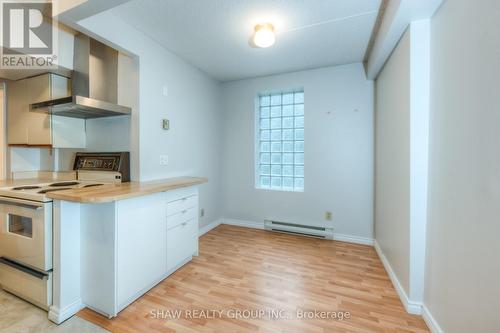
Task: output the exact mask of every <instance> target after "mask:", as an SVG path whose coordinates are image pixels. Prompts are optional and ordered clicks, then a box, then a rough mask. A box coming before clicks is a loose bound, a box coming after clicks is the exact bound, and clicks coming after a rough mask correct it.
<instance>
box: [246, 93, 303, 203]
mask: <svg viewBox="0 0 500 333" xmlns="http://www.w3.org/2000/svg"><path fill="white" fill-rule="evenodd" d="M290 93H294V94H295V93H302V94H303V101H302V103H295V96H294V101H293V103H292V104H283V100H282V101H281V103H280V106H281V108H282V110H281V111H283V105H292V106H293V107H294V108H295V105H300V104H302V105H303V114H302V117H303V118H304V125H303V127H302V128H297V127H295V118H296V117H297V116H296V115H295V111H294V113H293V114H292V116H291V117H292V118H293V121H294V124H293V127H292V128H291V129H292V130H293V132H294V134H293V135H294V137H293V139H292V140H283V136H282V137H281V140H279V142H280V143H281V151H280V154H281V155H282V157H283V142H284V141H285V142H286V141H291V142H293V146H294V149H293V152H292V154H293V163H292V164H290V165H291V166H292V167H293V176H291V177H290V178H292V179H293V182H294V184H293V187H283V178H288V177H284V176H283V171H282V174H281V176H279V177H280V178H281V180H282V183H281V186H280V187H279V188H278V187H273V186H272V185H271V184H270V185H269V187H263V186H261V179H260V177H261V174H260V166H261V162H260V161H261V159H260V158H261V151H260V150H261V119H262V118H261V105H260V103H261V97H263V96H272V95H278V94H281V97H282V98H283V95H284V94H290ZM305 109H306V108H305V89H304V88H303V87H301V88H296V89H288V90H274V91H264V92H259V93H257V94H256V97H255V108H254V124H255V126H254V127H255V128H254V148H255V149H254V162H255V163H254V185H255V188H256V189H257V190H265V191H278V192H288V193H303V192H305V156H306V154H305ZM298 117H300V116H298ZM272 118H278V117H271V115H270V116H269V119H272ZM279 118H280V119H281V121H283V118H287V117H283V113H281V115H280V117H279ZM296 129H302V130H303V131H304V136H303V138H302V140H296V139H295V130H296ZM280 130H283V122H282V123H281V127H280ZM270 131H271V129H270ZM282 135H283V134H282ZM297 141H299V142H300V141H302V142H304V148H303V152H301V153H302V154H303V156H304V161H303V164H302V165H300V164H296V163H295V154H296V152H295V142H297ZM269 142H270V144H272V142H273V141H272V140H271V139H270V140H269ZM272 164H273V163H271V161H270V164H269V165H272ZM276 164H277V163H276ZM279 165H280V166H281V167H283V165H287V164H284V163H283V160H282V161H281V163H279ZM295 166H302V168H303V175H302V177H299V176H295ZM269 177H270V178H271V177H272V176H271V172H270V176H269ZM297 178H301V179H302V181H303V186H302V187H301V188H299V187H295V180H296V179H297Z"/></svg>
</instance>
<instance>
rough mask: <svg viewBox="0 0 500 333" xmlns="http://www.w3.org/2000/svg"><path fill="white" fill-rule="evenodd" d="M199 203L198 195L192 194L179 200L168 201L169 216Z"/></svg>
mask: <svg viewBox="0 0 500 333" xmlns="http://www.w3.org/2000/svg"><path fill="white" fill-rule="evenodd" d="M197 204H198V196H197V195H192V196H190V197H185V198H182V199H179V200H175V201H171V202H169V203H167V216H170V215H174V214H177V213H180V212H182V211H184V210H187V209H189V208H192V207H195V206H196V205H197Z"/></svg>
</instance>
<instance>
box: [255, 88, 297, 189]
mask: <svg viewBox="0 0 500 333" xmlns="http://www.w3.org/2000/svg"><path fill="white" fill-rule="evenodd" d="M256 109H257V112H258V115H257V117H256V119H257V121H258V126H257V127H258V130H257V156H256V159H257V163H256V164H257V172H256V177H257V179H256V184H257V187H258V188H262V189H271V190H282V191H297V192H302V191H304V91H303V90H301V91H293V92H281V93H272V94H259V96H258V107H257V108H256Z"/></svg>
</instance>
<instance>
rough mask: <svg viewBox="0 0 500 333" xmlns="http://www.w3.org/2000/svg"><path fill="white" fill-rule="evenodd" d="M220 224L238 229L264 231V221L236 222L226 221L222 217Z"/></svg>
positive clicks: (234, 220) (233, 220)
mask: <svg viewBox="0 0 500 333" xmlns="http://www.w3.org/2000/svg"><path fill="white" fill-rule="evenodd" d="M222 224H229V225H235V226H238V227H246V228H253V229H264V221H262V222H257V221H247V220H238V219H228V218H225V217H224V218H222Z"/></svg>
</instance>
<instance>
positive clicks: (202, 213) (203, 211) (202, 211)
mask: <svg viewBox="0 0 500 333" xmlns="http://www.w3.org/2000/svg"><path fill="white" fill-rule="evenodd" d="M203 216H205V209H204V208H202V209H200V217H203Z"/></svg>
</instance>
